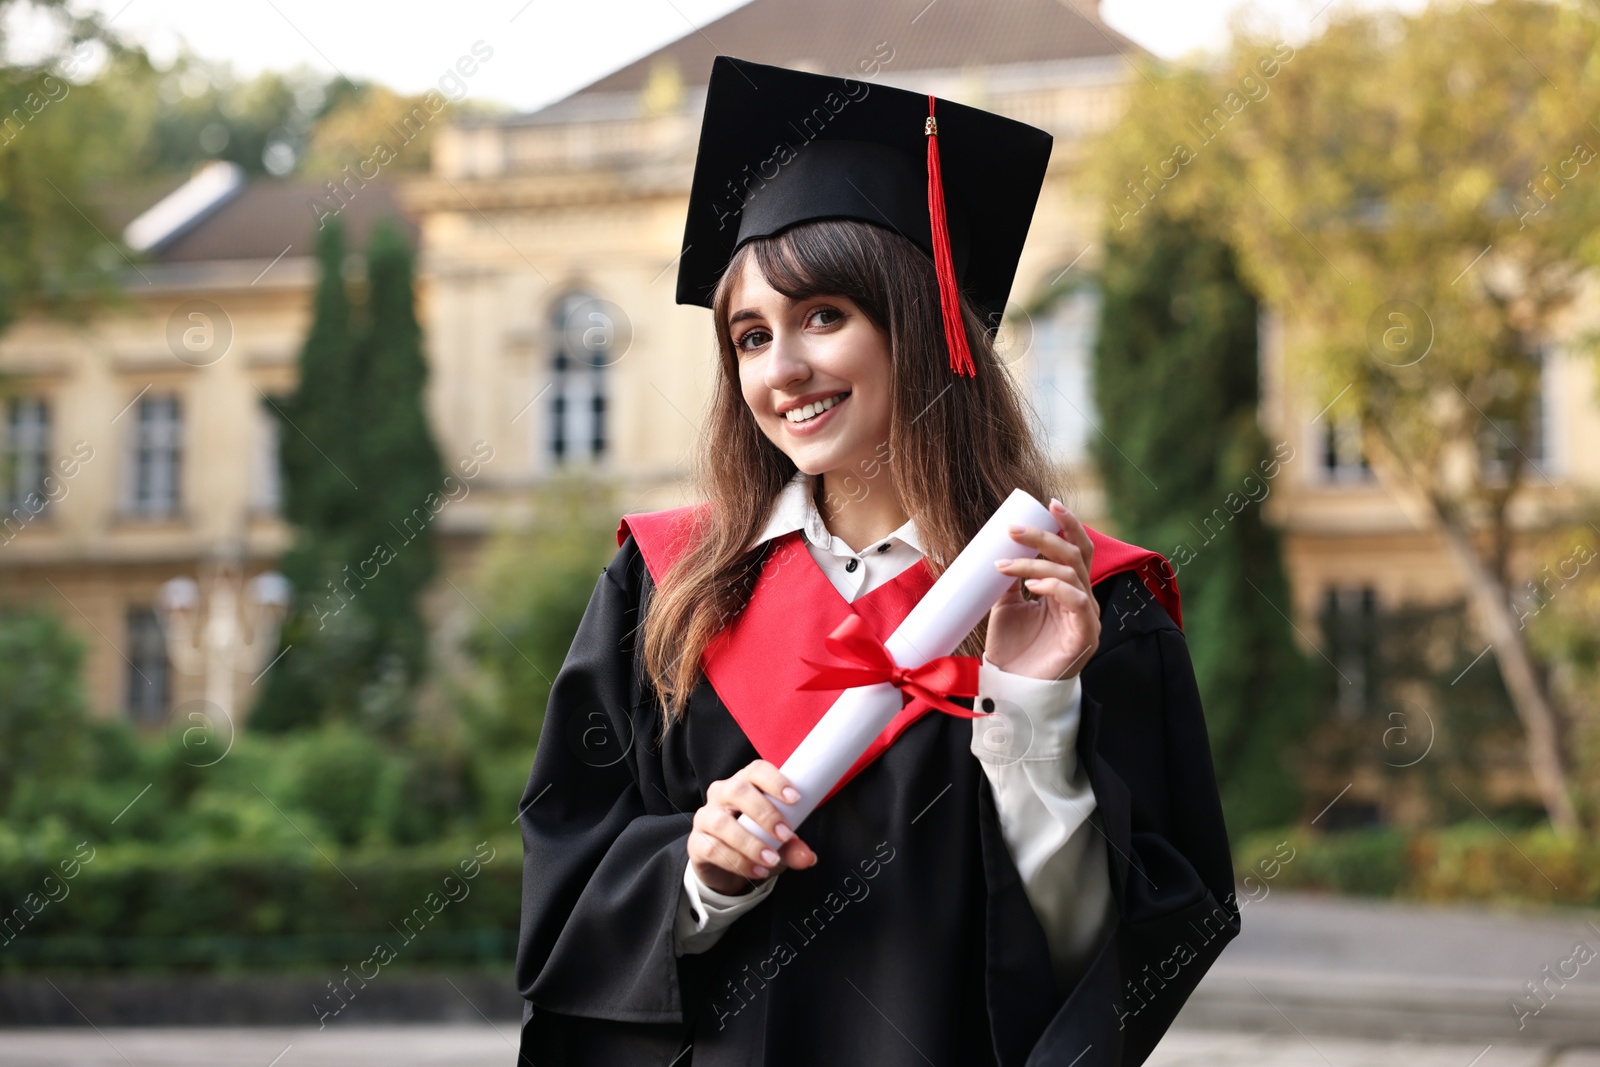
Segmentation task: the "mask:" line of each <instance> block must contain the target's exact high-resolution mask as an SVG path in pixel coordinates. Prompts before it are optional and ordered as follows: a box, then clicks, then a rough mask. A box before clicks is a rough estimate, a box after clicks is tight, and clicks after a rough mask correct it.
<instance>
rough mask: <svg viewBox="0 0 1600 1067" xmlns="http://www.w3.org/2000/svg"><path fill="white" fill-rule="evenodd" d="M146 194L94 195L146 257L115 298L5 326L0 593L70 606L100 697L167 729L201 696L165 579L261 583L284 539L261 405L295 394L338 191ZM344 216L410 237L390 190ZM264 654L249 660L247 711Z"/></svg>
mask: <svg viewBox="0 0 1600 1067" xmlns="http://www.w3.org/2000/svg"><path fill="white" fill-rule="evenodd" d="M139 195H140V194H139V193H138V192H137V191H135V192H134V193H133V194H131V195H126V194H118V193H113V194H111V195H110V196H109V197H108V199H107V200H106V202H105V203H103V204H102V205H100V207H101V215H102V216H103V217H106V218H108V219H109V220H111V221H112V222H113V223H115V224H118V225H119V226H120V227H121V236H122V238H123V241H124V242H125V244H126V245H127V246H128V247H129V248H130V249H131V250H132V251H134V252H135V253H137V254H138V258H137V261H136V262H137V266H134V267H133V268H132V269H131V270H129V271H128V273H127V276H126V277H127V284H126V285H125V287H124V289H123V291H122V292H121V294H120V299H119V300H118V302H117V304H116V305H115V306H114V307H112V308H109V309H107V310H106V311H104V312H103V313H100V314H97V315H95V316H93V317H91V318H90V319H88V320H87V321H83V322H64V321H59V320H53V319H41V318H31V319H26V320H23V321H21V322H19V323H18V324H16V325H15V326H13V327H12V328H11V329H10V330H9V331H7V332H6V333H5V335H4V336H3V337H0V444H3V446H4V450H5V454H4V463H3V464H0V496H3V498H4V499H3V501H0V503H3V505H4V507H3V511H0V606H5V605H15V604H20V603H32V604H40V605H44V606H46V607H49V608H51V609H53V610H55V611H57V612H59V613H60V615H61V616H62V617H63V618H64V619H65V620H66V621H67V623H68V624H69V625H70V626H72V627H73V628H74V629H75V630H77V631H78V632H79V634H80V636H81V637H82V638H83V641H84V643H85V645H86V646H87V650H88V656H87V661H86V668H85V683H86V688H87V692H88V698H89V701H90V705H91V707H92V708H94V709H95V710H96V711H97V712H99V713H101V714H121V715H126V716H128V717H130V718H132V719H134V720H136V721H139V722H148V723H159V722H164V721H166V720H167V719H168V718H169V717H170V716H171V715H172V712H173V710H174V709H175V708H177V707H178V706H179V705H181V704H182V703H183V702H185V701H188V700H191V699H198V698H199V696H200V694H201V692H202V691H203V689H204V679H203V678H202V677H200V676H199V674H198V673H195V674H187V673H185V672H183V671H179V670H176V669H175V668H174V661H173V660H171V659H169V656H168V648H167V646H166V642H165V639H164V636H163V632H162V624H161V621H160V619H159V618H158V610H157V607H158V590H159V588H160V587H161V585H162V583H163V582H165V581H167V580H168V579H170V578H174V577H190V578H194V579H198V580H199V581H200V584H201V587H202V590H201V591H202V595H203V596H204V595H206V594H209V592H210V586H211V582H212V580H213V579H214V578H215V577H217V576H218V572H219V568H220V569H221V570H222V574H223V576H224V577H226V575H227V574H234V575H237V576H238V577H240V578H249V577H251V576H253V575H256V574H259V573H261V572H263V571H266V570H268V569H270V567H271V566H272V563H273V561H274V560H276V559H277V557H278V556H279V554H280V553H282V552H283V550H284V549H285V548H286V547H288V545H289V542H290V538H291V531H290V529H289V528H288V527H287V526H286V525H285V523H284V522H283V521H282V520H281V518H280V517H279V516H278V502H279V484H278V467H277V461H276V456H277V422H276V420H275V419H274V418H272V417H270V415H269V409H268V408H267V406H266V405H267V404H269V403H271V402H272V400H273V398H277V397H281V396H283V395H285V394H287V393H289V392H292V391H293V388H294V383H295V377H296V367H295V361H296V358H297V356H298V354H299V350H300V345H301V342H302V340H303V338H304V335H305V332H306V328H307V326H308V324H309V321H310V304H311V300H310V292H311V287H312V285H313V284H314V283H315V280H316V275H315V272H316V264H315V263H314V261H313V260H312V258H311V253H312V245H313V240H314V235H315V230H316V215H315V214H314V212H313V211H312V210H311V209H310V205H311V204H312V203H313V202H319V201H320V200H321V199H322V198H324V197H326V196H327V195H328V194H327V192H326V190H325V188H324V187H323V183H320V182H309V181H306V182H287V181H286V182H278V181H266V180H261V181H248V180H246V178H245V176H244V175H243V174H242V172H241V171H240V170H239V169H238V168H237V167H235V166H234V165H232V164H228V163H210V164H207V165H205V166H203V167H201V168H199V169H197V170H196V172H195V174H194V175H193V176H192V177H191V179H190V180H189V181H187V182H183V183H181V184H178V185H177V186H176V187H175V188H169V189H162V190H158V191H155V192H147V193H144V194H143V199H142V200H141V199H139ZM342 217H343V218H344V220H345V222H346V224H347V227H348V232H349V233H350V235H351V238H352V244H354V245H356V246H358V247H359V246H360V245H362V244H364V242H365V236H366V233H367V231H368V230H369V229H370V227H371V226H372V224H373V222H374V221H375V220H377V219H379V218H393V219H395V220H396V221H397V222H398V223H399V224H400V225H401V226H402V228H403V229H405V231H406V232H407V233H409V234H410V235H411V236H412V238H413V239H414V238H415V234H416V228H415V226H413V225H412V224H411V223H410V222H409V221H408V220H407V218H406V216H405V215H404V213H403V209H402V208H401V207H400V205H399V204H398V202H397V201H396V198H395V196H394V191H393V189H392V187H390V186H387V185H382V184H377V183H369V184H368V185H367V188H366V189H365V190H363V191H362V194H361V195H360V196H357V197H354V198H352V199H351V200H350V202H349V204H348V206H347V207H346V209H345V211H344V212H343V216H342ZM41 505H42V506H41ZM245 621H247V620H245ZM200 624H201V626H204V625H205V617H204V615H203V613H202V615H201V618H200ZM245 636H246V637H248V636H249V635H248V633H247V634H246V635H245ZM188 658H190V657H185V658H183V659H181V660H180V661H179V662H186V660H187V659H188ZM253 663H254V661H253V660H250V659H248V658H244V657H241V659H240V661H239V663H238V669H239V677H238V678H237V679H236V682H237V684H236V686H235V691H236V694H237V702H238V704H239V706H248V705H249V702H250V694H251V692H252V688H251V683H252V679H253V677H254V675H255V674H256V673H257V670H258V669H259V668H257V670H250V669H248V668H249V667H251V665H252V664H253Z"/></svg>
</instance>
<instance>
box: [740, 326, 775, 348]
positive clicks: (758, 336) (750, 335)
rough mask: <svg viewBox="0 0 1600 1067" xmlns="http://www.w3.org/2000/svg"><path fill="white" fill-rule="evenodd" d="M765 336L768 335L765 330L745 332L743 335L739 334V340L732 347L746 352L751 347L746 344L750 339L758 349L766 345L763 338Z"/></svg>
mask: <svg viewBox="0 0 1600 1067" xmlns="http://www.w3.org/2000/svg"><path fill="white" fill-rule="evenodd" d="M767 336H768V335H767V331H766V330H762V329H755V330H746V331H745V332H744V333H743V334H741V335H740V336H739V339H738V340H737V341H735V342H734V343H733V347H735V348H740V349H746V350H748V349H749V348H750V347H751V345H750V344H749V343H748V342H750V341H751V340H752V339H754V341H755V347H757V348H759V347H761V346H762V345H764V344H766V340H765V338H766V337H767Z"/></svg>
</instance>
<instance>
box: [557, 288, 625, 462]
mask: <svg viewBox="0 0 1600 1067" xmlns="http://www.w3.org/2000/svg"><path fill="white" fill-rule="evenodd" d="M596 304H597V301H596V299H595V298H594V297H591V296H589V295H587V294H584V293H569V294H567V295H566V296H565V297H563V298H562V299H561V300H559V301H557V302H556V305H555V307H554V308H553V309H552V314H553V318H552V327H553V329H552V335H553V337H554V340H555V346H554V349H553V351H552V352H551V353H550V379H551V380H550V385H549V387H548V388H549V391H550V402H549V404H550V406H549V407H548V408H547V409H546V410H548V412H549V415H550V424H549V430H548V436H547V437H546V442H547V450H546V454H547V456H548V459H549V463H550V465H551V466H552V467H560V466H562V465H564V464H566V463H569V462H571V461H573V460H579V461H584V460H587V461H590V462H596V461H599V460H601V459H603V458H604V457H605V454H606V450H607V448H608V447H609V446H608V442H607V434H606V367H607V366H609V365H610V363H611V362H612V361H613V360H614V358H615V357H614V356H613V355H612V354H611V349H610V347H609V346H610V342H611V333H610V330H609V328H606V329H602V328H601V327H602V325H606V324H607V323H608V320H607V319H606V316H605V314H604V312H602V311H598V310H596V309H595V305H596ZM596 324H599V325H596Z"/></svg>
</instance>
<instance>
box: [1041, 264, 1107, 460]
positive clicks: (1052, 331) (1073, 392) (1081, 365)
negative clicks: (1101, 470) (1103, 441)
mask: <svg viewBox="0 0 1600 1067" xmlns="http://www.w3.org/2000/svg"><path fill="white" fill-rule="evenodd" d="M1099 322H1100V293H1099V291H1098V290H1095V289H1087V288H1085V289H1080V290H1076V291H1074V292H1071V293H1069V294H1067V295H1066V296H1065V297H1063V298H1062V299H1061V301H1060V302H1059V303H1058V304H1057V305H1056V307H1055V309H1054V310H1053V311H1051V312H1050V313H1049V314H1048V315H1042V316H1039V317H1038V318H1036V319H1035V320H1034V321H1033V344H1032V351H1033V354H1034V358H1033V360H1032V368H1031V369H1032V372H1033V394H1034V402H1035V403H1036V404H1037V405H1038V410H1039V418H1040V420H1041V421H1042V422H1043V423H1044V432H1045V441H1046V446H1047V448H1048V449H1049V453H1050V458H1051V459H1054V460H1055V461H1056V462H1058V463H1081V462H1083V461H1084V460H1086V459H1088V458H1089V452H1088V446H1089V436H1090V435H1091V434H1093V433H1095V432H1096V430H1095V425H1096V422H1095V419H1096V413H1095V407H1094V393H1093V388H1092V381H1091V370H1092V364H1093V356H1094V342H1095V335H1096V331H1097V329H1098V324H1099Z"/></svg>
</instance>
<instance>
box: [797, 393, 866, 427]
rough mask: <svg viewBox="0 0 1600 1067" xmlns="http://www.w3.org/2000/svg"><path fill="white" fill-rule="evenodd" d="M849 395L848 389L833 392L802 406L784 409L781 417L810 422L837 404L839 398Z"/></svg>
mask: <svg viewBox="0 0 1600 1067" xmlns="http://www.w3.org/2000/svg"><path fill="white" fill-rule="evenodd" d="M849 395H850V393H849V391H848V390H846V391H845V392H843V393H835V394H834V395H833V396H830V397H824V398H823V399H821V400H818V401H816V402H814V403H811V404H806V405H805V406H804V407H798V408H794V409H793V410H791V411H786V412H784V413H783V417H784V418H785V419H788V420H789V421H790V422H810V421H811V420H812V419H814V418H816V417H817V416H818V415H821V414H822V413H823V412H824V411H827V410H828V409H829V408H832V407H835V406H837V405H838V404H839V402H840V401H841V400H843V399H844V398H845V397H847V396H849Z"/></svg>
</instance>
